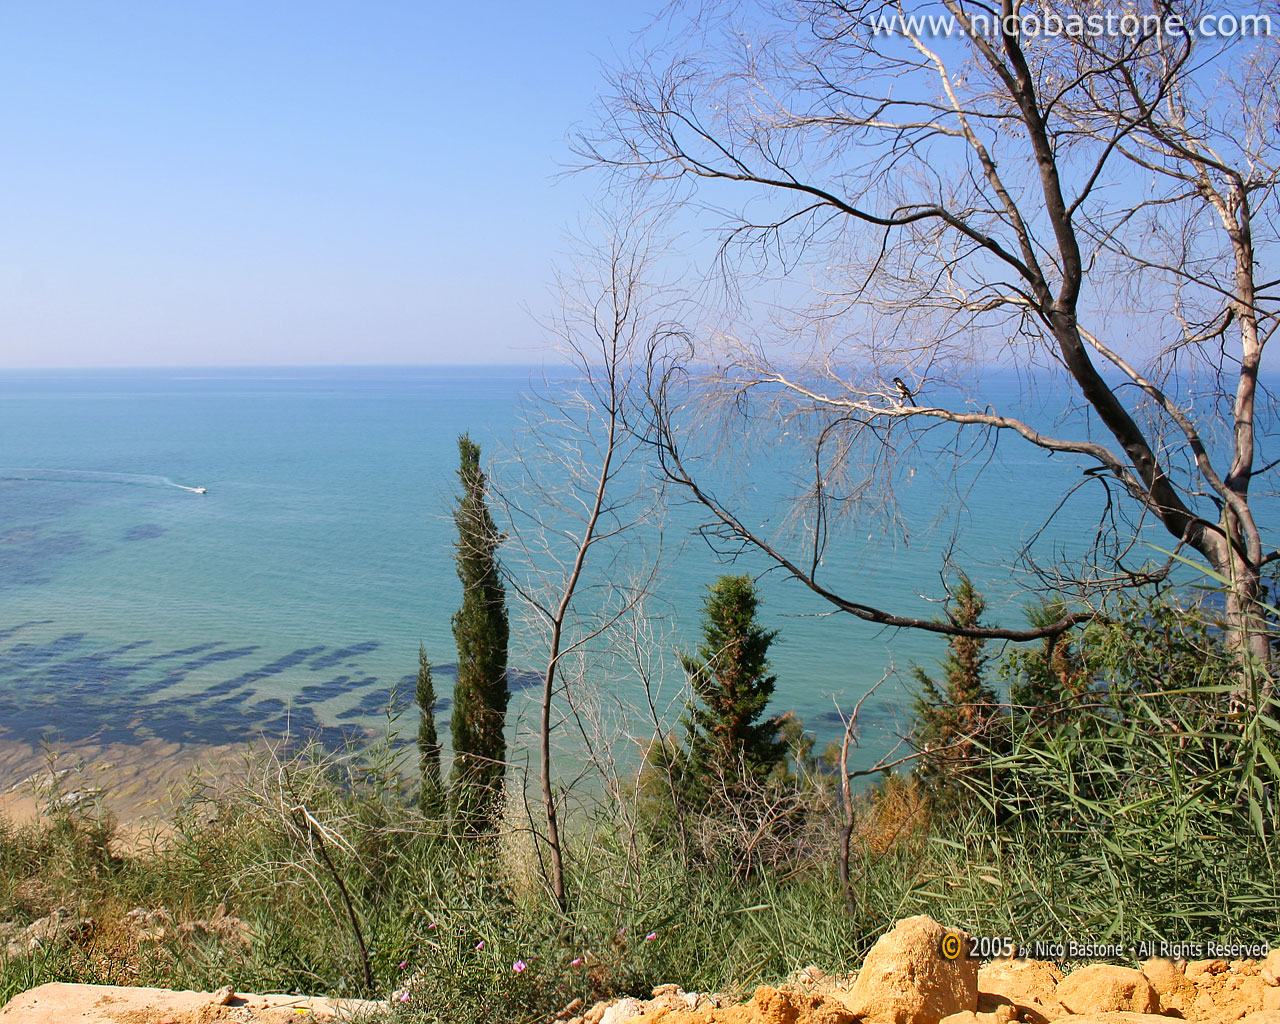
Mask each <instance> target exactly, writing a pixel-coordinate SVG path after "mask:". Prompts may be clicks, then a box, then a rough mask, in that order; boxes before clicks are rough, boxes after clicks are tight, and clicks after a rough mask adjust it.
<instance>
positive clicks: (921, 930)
mask: <svg viewBox="0 0 1280 1024" xmlns="http://www.w3.org/2000/svg"><path fill="white" fill-rule="evenodd" d="M946 933H947V929H945V928H943V927H942V925H940V924H938V922H937V921H935V920H933V918H931V917H926V916H924V915H920V916H917V917H909V918H906V919H905V920H902V921H899V922H898V923H897V924H896V925H894V927H893V930H892V931H890V932H887V933H886V934H884V935H882V936H880V938H879V939H878V940H877V941H876V944H875V945H874V946H873V947H871V952H869V953H868V954H867V959H866V961H865V962H864V963H863V965H862V970H861V971H860V972H859V973H858V979H857V980H856V981H855V982H854V983H853V986H852V987H851V988H849V989H848V990H837V991H836V992H833V993H832V994H831V997H832V998H833V999H838V1000H839V1001H840V1002H841V1003H843V1004H844V1006H845V1007H846V1008H847V1009H848V1010H849V1011H850V1012H852V1013H853V1015H854V1016H855V1017H865V1018H868V1019H869V1020H872V1021H877V1022H880V1024H939V1022H940V1021H941V1020H942V1018H943V1017H949V1016H950V1015H951V1014H954V1013H960V1012H962V1011H964V1010H970V1011H976V1010H977V1008H978V964H977V962H976V961H973V960H970V959H968V958H967V957H965V956H963V955H962V956H961V957H959V958H958V959H956V960H947V959H945V958H944V957H943V956H942V954H941V953H940V952H939V944H940V943H941V941H942V937H943V936H944V935H945V934H946ZM965 938H966V936H964V935H961V946H962V948H963V945H964V939H965Z"/></svg>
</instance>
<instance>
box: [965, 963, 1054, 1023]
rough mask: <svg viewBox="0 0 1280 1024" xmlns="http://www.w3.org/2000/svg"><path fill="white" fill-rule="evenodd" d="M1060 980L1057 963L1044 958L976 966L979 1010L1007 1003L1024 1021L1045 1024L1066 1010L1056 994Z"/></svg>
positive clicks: (995, 1008) (990, 1010) (988, 1010)
mask: <svg viewBox="0 0 1280 1024" xmlns="http://www.w3.org/2000/svg"><path fill="white" fill-rule="evenodd" d="M1061 981H1062V971H1061V970H1059V969H1058V966H1057V965H1056V964H1051V963H1048V962H1046V961H1044V960H993V961H991V962H990V963H986V964H983V965H982V966H981V967H979V968H978V1012H979V1013H998V1012H1000V1007H1001V1006H1007V1007H1010V1008H1011V1009H1012V1010H1014V1011H1015V1012H1016V1016H1018V1017H1021V1018H1022V1019H1024V1020H1028V1021H1032V1022H1033V1024H1046V1022H1047V1021H1051V1020H1054V1019H1055V1018H1057V1017H1064V1016H1066V1014H1067V1012H1068V1011H1067V1008H1066V1007H1065V1006H1063V1005H1062V1004H1061V1003H1060V1002H1058V1000H1057V998H1056V996H1055V993H1056V992H1057V989H1058V985H1059V984H1060V983H1061Z"/></svg>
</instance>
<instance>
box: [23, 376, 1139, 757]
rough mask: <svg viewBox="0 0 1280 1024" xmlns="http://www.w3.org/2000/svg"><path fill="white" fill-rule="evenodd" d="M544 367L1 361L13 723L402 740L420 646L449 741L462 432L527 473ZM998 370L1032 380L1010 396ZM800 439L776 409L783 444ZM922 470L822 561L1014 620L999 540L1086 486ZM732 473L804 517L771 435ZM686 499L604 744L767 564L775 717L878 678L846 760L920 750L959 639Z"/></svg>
mask: <svg viewBox="0 0 1280 1024" xmlns="http://www.w3.org/2000/svg"><path fill="white" fill-rule="evenodd" d="M548 372H549V371H547V370H546V369H545V368H534V367H354V368H353V367H325V368H314V367H312V368H245V369H142V370H140V369H119V370H74V371H72V370H65V371H34V370H31V371H16V370H8V371H0V740H5V739H8V740H14V741H20V742H23V743H27V744H40V743H44V744H51V745H55V746H58V747H59V748H60V749H69V750H75V749H76V748H77V746H84V745H92V746H94V747H95V749H98V748H102V747H103V746H106V745H124V746H128V745H131V744H134V745H136V744H141V743H143V742H145V741H147V740H156V739H159V740H163V741H165V742H167V743H170V744H179V745H183V746H189V747H190V748H191V749H193V750H198V749H199V747H200V745H202V744H226V743H236V742H239V741H241V740H252V739H255V738H259V737H264V736H265V737H280V736H286V735H287V736H290V737H294V738H297V737H303V736H314V737H316V738H318V739H319V740H321V741H322V742H325V743H330V744H338V743H342V742H347V741H350V740H352V739H356V740H358V739H359V737H361V736H370V735H375V734H378V733H379V732H380V731H385V730H387V729H391V730H392V731H393V732H395V733H396V734H397V735H400V736H402V737H403V736H411V735H412V733H413V732H414V731H415V730H416V720H415V719H414V718H413V715H414V714H415V713H416V712H415V711H414V710H413V709H412V708H408V707H406V704H407V702H408V701H409V700H410V699H411V697H412V691H413V682H414V678H415V673H416V669H417V659H418V650H419V644H422V645H424V646H425V648H426V650H427V652H428V656H429V658H430V660H431V663H432V665H433V667H434V676H435V682H436V687H437V691H438V693H439V696H440V698H441V699H440V703H439V707H438V716H439V727H440V730H441V733H442V736H443V738H444V740H445V742H446V743H447V741H448V719H449V705H450V695H451V692H452V685H453V681H454V678H455V665H454V663H455V661H456V652H455V649H454V645H453V639H452V634H451V630H450V618H451V616H452V614H453V612H454V611H455V610H456V608H457V607H458V604H459V601H460V587H459V583H458V580H457V577H456V574H455V571H454V564H453V543H454V540H455V532H454V530H455V528H454V524H453V520H452V514H451V510H452V505H453V502H454V500H455V496H456V492H457V489H458V483H457V475H456V468H457V438H458V435H459V434H460V433H462V432H464V431H465V432H468V433H469V434H470V436H471V437H472V438H473V439H474V440H476V441H477V442H478V443H479V444H480V446H481V449H482V452H483V453H484V456H485V457H486V458H489V457H492V458H495V459H497V458H499V457H505V458H507V460H508V468H509V464H510V459H511V458H512V457H513V456H512V453H513V452H515V451H518V450H519V449H520V448H521V447H524V448H526V449H527V447H528V445H529V444H530V443H535V444H536V440H537V438H536V424H537V422H538V417H539V413H538V412H537V410H538V406H537V402H538V395H539V394H541V393H544V392H545V391H546V388H545V386H544V385H545V381H546V379H547V376H548ZM550 373H551V377H552V378H553V379H554V378H556V374H557V373H558V374H559V375H560V379H562V380H563V379H565V378H566V377H567V376H568V374H567V371H563V370H560V371H556V370H552V371H550ZM992 386H993V387H995V388H996V389H997V391H999V390H1000V389H1003V390H1004V392H1007V393H1009V394H1010V395H1016V393H1017V389H1018V387H1019V384H1018V382H1017V380H1016V379H1015V378H1009V379H1007V380H1005V379H1001V380H999V381H996V382H994V383H993V385H992ZM554 390H555V389H554V388H553V389H552V392H553V393H554ZM530 409H532V410H533V412H534V416H533V424H534V426H531V425H530V421H529V419H528V414H529V412H530ZM787 434H788V431H787V430H786V429H783V427H782V425H780V426H779V429H778V431H777V437H776V439H775V440H776V441H777V442H778V444H779V445H783V444H785V443H786V438H787ZM765 447H766V448H767V447H768V446H767V445H766V446H765ZM926 462H928V463H929V464H928V465H925V466H923V467H922V468H921V470H920V472H919V473H918V474H917V473H914V472H909V471H908V472H903V473H899V474H898V475H897V477H896V478H895V480H896V483H895V490H896V494H897V498H898V502H899V505H898V507H897V509H896V511H895V513H894V514H893V515H888V514H886V509H885V507H883V506H881V507H877V506H876V504H875V502H868V503H867V509H866V510H865V514H864V510H860V509H854V510H853V511H851V512H850V513H849V514H848V515H846V516H845V517H843V518H842V519H840V520H837V521H835V522H833V523H832V524H831V527H830V528H831V535H832V543H831V545H830V547H829V548H828V550H827V551H826V553H825V564H824V570H823V571H824V573H825V577H824V578H826V579H829V580H830V581H831V582H832V583H833V584H834V585H835V588H836V589H842V590H844V591H845V592H847V593H849V594H851V595H853V596H854V597H856V598H857V599H858V600H861V601H865V602H867V603H871V604H879V605H882V606H884V607H886V608H888V609H890V610H891V611H895V612H899V613H902V614H911V615H922V616H926V617H929V616H936V615H939V614H941V612H942V606H941V604H940V603H939V598H940V597H941V596H942V594H943V577H944V574H945V571H946V570H944V566H945V565H948V564H949V565H954V566H959V567H961V568H963V569H964V570H965V571H967V572H968V573H969V574H970V575H971V576H972V578H973V579H974V580H975V582H976V583H978V585H979V587H980V588H982V589H984V590H986V591H987V593H988V597H989V600H990V602H991V609H992V610H991V613H990V617H991V618H992V619H993V620H1001V621H1004V622H1006V623H1010V624H1020V623H1021V622H1022V621H1023V615H1022V612H1021V607H1022V605H1023V604H1025V602H1026V601H1027V600H1028V599H1029V596H1030V593H1029V589H1028V582H1027V580H1026V579H1025V578H1023V577H1019V576H1017V575H1015V574H1011V573H1010V571H1009V568H1008V563H1009V560H1010V557H1011V553H1012V552H1014V551H1015V550H1016V549H1017V548H1018V547H1019V546H1020V545H1022V544H1024V543H1026V542H1029V541H1031V540H1032V539H1033V537H1035V536H1036V531H1037V529H1038V527H1039V526H1040V525H1041V523H1042V521H1043V520H1044V519H1045V517H1046V516H1047V515H1048V513H1049V512H1050V511H1052V510H1053V509H1054V508H1055V507H1056V506H1057V504H1058V502H1059V501H1060V500H1061V498H1062V496H1063V495H1064V494H1065V493H1068V492H1069V491H1071V489H1072V488H1073V487H1075V486H1076V484H1078V483H1080V482H1082V481H1083V480H1084V477H1083V476H1082V474H1081V466H1079V465H1077V464H1074V463H1072V462H1071V461H1070V460H1068V459H1062V458H1049V457H1047V456H1046V454H1045V453H1044V452H1042V451H1039V450H1036V449H1033V448H1030V447H1029V446H1027V445H1019V444H1017V443H1009V442H1002V443H1001V444H1000V445H999V446H998V447H997V448H996V450H995V452H994V454H984V455H983V456H982V457H981V458H980V459H977V460H975V459H974V458H973V457H972V453H971V452H964V451H959V450H957V449H955V448H954V446H950V445H948V444H943V443H939V445H938V446H937V448H936V450H935V451H934V452H933V454H932V455H931V457H930V459H929V460H926ZM726 465H727V463H726ZM753 466H754V468H753ZM958 467H963V469H962V470H961V469H958ZM899 468H900V467H899ZM644 471H645V470H644V469H643V468H640V469H637V470H636V471H635V472H637V473H643V472H644ZM800 471H803V464H802V462H801V463H800ZM729 475H730V476H734V477H735V478H737V479H739V481H740V482H741V481H745V482H746V483H748V484H749V486H744V487H743V488H741V491H740V493H737V492H735V495H734V496H733V498H734V500H737V501H741V502H743V503H744V504H743V507H744V508H747V509H748V510H749V512H750V515H751V516H754V521H756V522H760V523H768V522H770V521H773V520H775V519H776V521H777V522H779V523H781V522H783V521H784V520H785V519H786V517H787V514H788V512H789V511H792V510H791V509H789V508H788V505H787V503H786V501H785V500H784V497H783V495H784V493H785V487H784V486H783V484H784V483H785V474H784V473H783V471H782V469H781V468H780V466H779V465H778V464H775V463H773V462H771V461H770V456H769V454H768V452H767V451H765V452H763V453H760V454H758V457H757V458H756V461H755V462H754V464H753V465H747V464H743V465H742V466H739V467H738V468H736V469H735V470H734V471H733V473H732V474H729ZM198 488H204V489H205V492H204V493H199V492H198V491H197V489H198ZM1097 490H1098V491H1099V492H1100V490H1101V489H1100V488H1097ZM675 499H678V495H677V496H673V500H672V502H671V504H670V508H669V509H668V512H667V516H666V519H665V520H664V522H663V525H662V527H661V530H662V536H663V547H664V550H666V552H667V557H666V559H665V562H664V564H663V567H662V569H661V572H660V574H659V576H658V577H657V578H656V579H655V581H654V582H653V585H652V587H651V588H650V589H651V591H652V600H651V601H650V602H649V603H648V604H647V605H646V608H647V609H648V610H649V611H648V613H649V614H651V615H652V616H653V618H654V622H655V623H656V625H655V627H654V628H653V629H651V630H648V631H643V632H642V638H643V642H644V643H645V644H646V645H647V646H648V650H647V651H646V652H645V655H646V657H648V658H649V659H651V663H652V665H653V666H656V667H655V668H654V669H653V671H652V673H651V674H650V676H649V677H648V678H649V683H648V685H649V686H650V688H651V690H652V691H653V692H648V693H646V692H643V690H644V686H643V684H642V683H641V682H640V681H638V678H637V676H636V675H635V674H634V673H627V672H616V673H615V674H614V676H613V677H612V678H610V677H608V672H609V670H608V668H607V664H606V663H601V664H600V665H598V666H597V668H596V671H597V673H604V675H603V676H599V675H598V676H597V677H596V678H583V679H582V680H581V681H580V683H581V685H583V686H584V687H585V686H587V685H590V686H591V687H593V688H594V689H595V690H596V692H598V693H604V694H607V695H609V696H610V699H611V700H612V707H613V709H614V710H613V713H612V714H611V716H606V717H608V720H609V722H611V723H612V725H611V726H610V728H611V729H612V732H611V733H609V734H608V735H605V734H604V733H601V734H600V735H599V736H597V741H598V742H604V743H607V744H611V745H612V746H613V748H614V749H613V754H614V756H615V757H616V758H617V759H618V760H619V761H620V762H621V763H628V761H629V760H630V761H631V762H634V759H635V758H636V757H638V751H639V750H640V749H642V748H643V746H644V744H645V743H646V742H647V740H648V738H649V737H651V735H652V719H653V717H654V712H655V710H656V713H657V715H658V717H659V718H660V719H661V720H662V722H663V723H664V724H667V725H670V724H672V723H674V722H675V720H676V719H677V718H678V716H679V714H680V712H681V709H682V707H683V704H684V701H685V700H686V699H687V693H686V691H685V684H684V680H683V677H682V674H681V673H680V671H679V669H678V666H677V662H676V660H675V652H676V650H677V649H681V650H690V649H693V648H694V647H696V645H697V644H698V642H699V635H698V622H699V618H698V617H699V611H700V608H701V603H702V600H703V597H704V596H705V593H706V587H707V585H708V584H709V583H711V582H713V581H714V580H715V579H716V578H717V576H719V575H720V574H722V573H726V572H749V573H751V574H753V575H756V576H758V577H759V580H760V592H761V596H762V604H761V619H762V622H763V623H764V625H765V626H767V627H768V628H769V629H773V630H776V631H777V640H776V641H775V643H774V645H773V648H772V650H771V660H772V666H773V670H774V672H775V674H776V677H777V682H776V690H775V693H774V698H773V703H772V711H773V712H774V713H781V712H784V711H789V712H792V713H794V715H796V716H798V718H799V719H800V720H801V721H802V722H803V724H804V726H805V728H806V729H807V730H809V731H810V733H812V734H813V736H814V738H815V741H816V743H817V747H818V749H821V748H822V747H823V746H824V745H825V744H826V743H828V742H829V741H831V740H833V739H837V738H838V737H839V736H840V735H841V733H842V732H843V724H842V723H843V718H842V716H843V715H845V714H847V713H848V712H849V711H850V710H851V709H852V708H853V706H854V704H855V703H856V702H857V700H858V699H859V697H861V696H862V695H863V694H864V693H866V692H867V691H868V690H869V689H870V688H872V687H875V686H877V684H878V688H877V689H876V690H875V693H874V694H873V695H872V696H871V697H870V698H869V699H868V700H867V701H866V702H865V704H864V705H863V707H862V710H861V713H860V718H859V727H858V730H857V734H856V735H857V741H858V745H857V747H856V749H855V750H854V752H853V757H852V759H851V766H852V767H854V768H866V767H869V766H870V765H871V764H872V763H873V762H875V761H876V760H877V759H881V758H884V757H886V756H888V755H890V754H891V753H893V751H895V750H900V751H901V752H905V750H903V749H902V748H901V747H900V746H899V744H901V742H902V738H903V737H904V736H905V735H906V732H907V731H908V729H909V726H910V700H911V695H912V693H913V689H914V686H915V683H914V681H913V678H912V671H913V668H914V667H915V666H920V667H923V668H924V669H926V670H929V671H936V669H937V661H938V659H939V658H940V657H941V656H942V655H943V654H944V653H945V641H944V640H942V639H940V638H938V637H936V636H933V635H928V634H923V633H919V632H914V631H905V630H887V629H883V628H879V627H875V626H872V625H869V624H867V623H863V622H859V621H856V620H854V619H852V618H851V617H850V616H848V615H846V614H842V613H838V612H835V611H834V610H833V609H832V608H831V606H829V605H827V604H825V603H824V602H823V601H822V600H821V599H820V598H818V597H816V596H815V595H813V594H812V593H810V592H809V591H808V590H806V589H805V588H804V587H803V586H801V585H800V584H798V583H797V582H796V581H795V580H793V579H789V578H787V576H786V575H785V574H784V573H782V572H779V571H776V570H774V571H769V568H770V566H769V563H768V562H766V561H764V560H763V559H761V558H759V557H755V556H752V555H751V554H749V553H748V554H746V555H739V556H738V557H737V558H734V557H732V555H731V553H728V552H725V551H723V550H716V548H717V545H713V544H710V543H708V542H707V541H706V540H705V539H703V538H702V537H701V536H700V535H699V534H698V532H697V527H698V526H699V525H700V524H702V523H703V522H704V521H705V516H704V515H702V514H700V511H699V510H698V509H697V508H695V507H692V506H690V505H689V504H688V503H687V502H681V501H679V500H675ZM1072 502H1074V504H1072V503H1071V502H1069V503H1068V505H1067V506H1066V507H1065V509H1064V511H1063V512H1062V513H1061V514H1060V515H1059V517H1058V519H1057V521H1056V523H1055V525H1054V526H1053V528H1052V529H1051V530H1050V531H1049V532H1048V533H1047V534H1045V535H1044V536H1042V537H1040V538H1039V543H1040V544H1041V547H1042V550H1043V551H1044V552H1045V553H1046V554H1048V555H1052V554H1053V553H1054V552H1055V550H1056V548H1057V547H1058V546H1070V545H1071V544H1073V543H1076V542H1077V541H1078V539H1079V537H1080V536H1081V535H1084V534H1088V532H1089V531H1090V530H1091V529H1092V528H1093V526H1094V525H1095V524H1096V521H1097V518H1098V515H1099V510H1100V508H1102V503H1101V500H1100V496H1099V497H1096V498H1094V497H1090V496H1089V494H1088V491H1087V489H1086V490H1085V492H1084V496H1083V497H1081V496H1077V497H1075V498H1073V499H1072ZM640 529H641V530H648V531H650V535H652V533H653V531H655V530H656V529H657V527H656V526H653V525H642V526H641V527H640ZM1156 539H1157V540H1158V538H1156ZM509 543H510V542H509ZM636 550H639V549H636ZM1152 557H1155V554H1154V552H1153V553H1152ZM948 560H949V561H948ZM1133 560H1134V561H1135V562H1140V561H1142V560H1143V555H1142V552H1141V551H1139V552H1138V553H1137V554H1135V555H1133ZM610 571H611V570H610V568H609V567H608V566H597V565H593V564H591V563H590V562H589V563H588V565H587V567H586V573H587V577H586V578H587V579H588V580H589V581H590V583H591V585H592V586H593V588H594V591H593V592H595V593H597V594H598V593H606V594H607V592H608V589H609V586H610V579H609V575H608V574H609V572H610ZM513 602H514V599H513ZM512 615H513V624H515V627H516V628H514V629H513V638H512V650H511V667H512V680H513V685H514V691H515V692H514V695H513V698H512V704H511V710H510V722H511V725H510V729H511V736H512V749H513V755H512V756H513V758H515V759H517V760H518V759H519V758H520V757H522V756H527V752H528V749H529V746H530V744H531V743H532V742H533V729H532V721H533V713H534V707H535V705H534V700H535V691H534V687H533V685H532V684H534V683H535V682H536V680H537V672H538V669H539V668H540V665H541V662H540V660H539V659H540V658H542V657H543V656H544V655H543V652H542V649H541V648H540V646H539V641H538V636H537V634H536V633H534V632H530V631H528V630H525V629H523V628H520V626H519V623H520V622H521V621H523V620H522V619H520V616H519V609H514V608H513V612H512ZM994 653H998V651H996V652H994ZM590 674H591V673H590V671H588V672H587V673H586V675H587V676H590ZM571 731H572V730H571V729H570V728H569V727H568V725H566V726H565V727H564V732H565V737H564V740H563V743H562V744H560V745H559V747H558V749H559V750H560V753H559V755H558V756H559V758H560V759H561V768H562V769H564V770H565V771H571V770H573V764H572V762H574V761H576V760H578V759H580V758H581V757H582V751H581V750H580V749H578V748H575V744H574V743H573V742H572V740H571V738H570V737H569V736H568V733H569V732H571ZM521 751H524V753H523V754H522V753H521ZM3 781H4V780H0V782H3Z"/></svg>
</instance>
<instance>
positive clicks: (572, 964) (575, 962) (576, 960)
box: [569, 956, 582, 967]
mask: <svg viewBox="0 0 1280 1024" xmlns="http://www.w3.org/2000/svg"><path fill="white" fill-rule="evenodd" d="M580 963H582V957H580V956H575V957H574V958H573V959H572V960H570V961H569V966H570V967H577V966H578V964H580Z"/></svg>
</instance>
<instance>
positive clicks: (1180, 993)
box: [1142, 957, 1196, 1016]
mask: <svg viewBox="0 0 1280 1024" xmlns="http://www.w3.org/2000/svg"><path fill="white" fill-rule="evenodd" d="M1142 973H1143V974H1145V975H1146V977H1147V981H1149V982H1151V987H1152V988H1154V989H1155V990H1156V994H1157V995H1158V996H1159V997H1160V1009H1161V1011H1162V1012H1164V1013H1168V1012H1169V1011H1170V1010H1173V1011H1176V1012H1177V1013H1179V1014H1182V1015H1184V1016H1185V1015H1186V1013H1187V1012H1188V1011H1189V1010H1190V1009H1191V1007H1192V1005H1193V1004H1194V1003H1195V1001H1196V987H1195V985H1194V984H1192V982H1191V981H1189V980H1188V978H1187V975H1186V970H1185V966H1184V964H1183V963H1180V962H1178V961H1174V960H1166V959H1164V958H1163V957H1152V958H1151V959H1150V960H1144V961H1143V963H1142Z"/></svg>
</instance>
